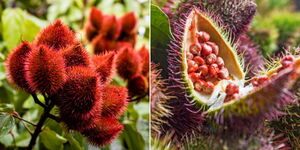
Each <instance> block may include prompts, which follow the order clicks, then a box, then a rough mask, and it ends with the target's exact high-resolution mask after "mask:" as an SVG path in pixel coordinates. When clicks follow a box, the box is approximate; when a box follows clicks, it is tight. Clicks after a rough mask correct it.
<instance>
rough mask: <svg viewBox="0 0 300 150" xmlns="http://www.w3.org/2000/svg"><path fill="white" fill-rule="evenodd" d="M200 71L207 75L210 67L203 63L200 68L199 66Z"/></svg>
mask: <svg viewBox="0 0 300 150" xmlns="http://www.w3.org/2000/svg"><path fill="white" fill-rule="evenodd" d="M198 71H199V73H200V74H201V75H202V76H206V75H207V74H208V67H207V65H201V66H200V67H199V68H198Z"/></svg>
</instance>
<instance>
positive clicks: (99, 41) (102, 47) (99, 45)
mask: <svg viewBox="0 0 300 150" xmlns="http://www.w3.org/2000/svg"><path fill="white" fill-rule="evenodd" d="M136 24H137V18H136V17H135V15H134V13H133V12H130V13H127V14H125V15H123V16H122V17H121V18H118V19H117V17H116V16H114V15H105V14H103V13H102V12H101V11H100V10H99V9H97V8H95V7H93V8H92V10H91V12H90V16H89V19H88V23H87V24H86V26H85V31H86V36H87V39H88V40H89V41H90V42H91V43H92V45H93V48H94V53H95V54H99V53H102V52H105V51H111V50H118V49H119V48H121V47H123V46H131V47H134V45H135V43H136V36H137V34H136V29H135V28H136Z"/></svg>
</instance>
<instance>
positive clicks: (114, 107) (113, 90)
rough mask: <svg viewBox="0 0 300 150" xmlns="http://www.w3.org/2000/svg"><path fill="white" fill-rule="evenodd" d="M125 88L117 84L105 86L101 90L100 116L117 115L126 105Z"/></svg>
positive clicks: (122, 111) (121, 112)
mask: <svg viewBox="0 0 300 150" xmlns="http://www.w3.org/2000/svg"><path fill="white" fill-rule="evenodd" d="M127 97H128V95H127V89H126V88H123V87H117V86H106V87H105V88H104V90H103V97H102V99H103V108H102V109H103V110H102V116H105V117H111V116H114V117H119V116H120V115H122V114H123V113H124V111H125V109H126V107H127V104H128V102H127Z"/></svg>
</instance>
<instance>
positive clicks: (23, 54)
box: [6, 41, 33, 93]
mask: <svg viewBox="0 0 300 150" xmlns="http://www.w3.org/2000/svg"><path fill="white" fill-rule="evenodd" d="M32 50H33V47H32V45H31V44H30V43H29V42H26V41H23V42H22V43H21V44H20V45H18V46H17V47H16V48H15V49H14V50H13V51H12V53H11V54H10V55H9V56H8V58H7V61H6V72H7V77H8V80H9V82H11V83H13V84H14V85H15V86H17V87H18V88H21V89H23V90H25V91H27V92H29V93H32V92H33V91H32V89H31V88H30V86H29V84H28V81H27V80H26V78H25V73H26V69H25V65H26V61H27V58H28V55H29V53H30V52H31V51H32Z"/></svg>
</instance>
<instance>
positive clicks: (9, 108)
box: [0, 104, 14, 113]
mask: <svg viewBox="0 0 300 150" xmlns="http://www.w3.org/2000/svg"><path fill="white" fill-rule="evenodd" d="M13 111H14V105H12V104H0V112H6V113H11V112H13Z"/></svg>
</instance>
